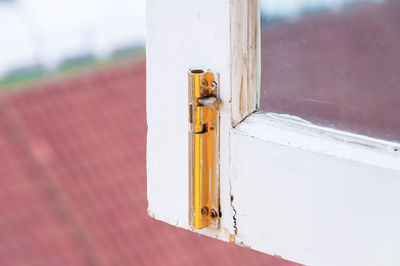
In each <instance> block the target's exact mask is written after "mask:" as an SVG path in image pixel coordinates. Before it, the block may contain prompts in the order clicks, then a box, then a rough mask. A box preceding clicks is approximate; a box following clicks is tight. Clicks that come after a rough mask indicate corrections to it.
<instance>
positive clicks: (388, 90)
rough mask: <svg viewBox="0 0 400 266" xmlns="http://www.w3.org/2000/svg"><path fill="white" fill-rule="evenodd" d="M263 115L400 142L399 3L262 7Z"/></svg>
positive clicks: (307, 1)
mask: <svg viewBox="0 0 400 266" xmlns="http://www.w3.org/2000/svg"><path fill="white" fill-rule="evenodd" d="M261 10H262V11H261V12H262V27H261V31H262V33H261V36H262V75H261V84H262V85H261V109H262V110H263V111H266V112H273V113H281V114H290V115H295V116H298V117H301V118H303V119H306V120H308V121H311V122H312V123H315V124H318V125H322V126H328V127H333V128H336V129H340V130H346V131H351V132H354V133H359V134H363V135H368V136H372V137H377V138H382V139H387V140H391V141H400V1H397V0H387V1H349V0H348V1H339V0H334V1H333V0H332V1H331V0H303V1H290V0H281V1H267V0H261Z"/></svg>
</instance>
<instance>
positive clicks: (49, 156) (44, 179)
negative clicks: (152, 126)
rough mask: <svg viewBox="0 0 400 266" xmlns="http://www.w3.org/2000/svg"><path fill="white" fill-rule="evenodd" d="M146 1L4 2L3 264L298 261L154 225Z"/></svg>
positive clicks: (0, 10)
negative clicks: (148, 129) (148, 153)
mask: <svg viewBox="0 0 400 266" xmlns="http://www.w3.org/2000/svg"><path fill="white" fill-rule="evenodd" d="M144 2H145V1H144V0H68V1H67V0H57V1H52V0H7V1H5V0H0V265H1V266H24V265H26V266H33V265H37V266H56V265H60V266H71V265H73V266H79V265H85V266H89V265H90V266H91V265H107V266H108V265H293V264H292V263H289V262H287V261H284V260H282V259H279V258H277V257H273V256H269V255H265V254H262V253H259V252H256V251H253V250H250V249H247V248H243V247H239V246H236V245H233V244H229V243H224V242H221V241H217V240H215V239H211V238H208V237H204V236H199V235H197V234H195V233H191V232H189V231H186V230H183V229H178V228H175V227H173V226H171V225H167V224H165V223H162V222H159V221H156V220H154V219H152V218H150V217H148V215H147V212H146V209H147V200H146V165H145V163H146V110H145V104H146V99H145V90H146V87H145V85H146V84H145V75H146V72H145V55H144V51H145V46H144V44H145V32H144V24H145V21H144Z"/></svg>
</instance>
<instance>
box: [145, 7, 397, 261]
mask: <svg viewBox="0 0 400 266" xmlns="http://www.w3.org/2000/svg"><path fill="white" fill-rule="evenodd" d="M241 2H242V3H246V5H248V4H249V3H250V4H251V3H253V2H254V1H250V0H248V1H241ZM237 3H239V2H237V1H236V2H235V1H233V0H220V1H213V0H203V1H197V0H185V1H183V0H171V1H165V0H148V1H147V25H146V28H147V33H146V34H147V121H148V139H147V174H148V179H147V180H148V183H147V185H148V202H149V206H148V211H149V214H150V215H151V216H153V217H155V218H156V219H159V220H162V221H165V222H168V223H170V224H173V225H176V226H179V227H182V228H186V229H189V223H188V202H189V201H188V180H189V179H188V120H187V118H188V109H187V86H188V85H187V83H188V81H187V70H188V69H189V68H192V67H201V68H211V69H212V70H214V71H216V72H218V73H219V74H220V88H221V99H222V102H223V105H222V110H221V131H220V135H221V147H220V149H221V151H220V156H221V159H220V170H221V173H220V174H221V176H220V190H221V210H222V219H221V229H220V230H216V231H212V230H201V231H200V233H202V234H206V235H209V236H214V237H217V238H219V239H222V240H228V239H229V237H230V235H232V234H236V235H235V241H236V243H238V244H241V245H245V246H249V247H251V248H254V249H257V250H260V251H262V252H265V253H269V254H278V255H281V256H283V257H284V258H287V259H290V260H294V261H298V262H300V263H306V264H309V265H351V266H353V265H400V253H399V252H397V251H398V250H400V229H399V228H400V226H398V225H399V224H400V214H399V213H400V193H399V189H400V159H399V156H400V155H399V153H400V151H396V150H399V146H400V145H398V144H397V143H391V142H386V141H382V140H377V139H373V138H368V137H365V136H360V135H356V134H351V133H346V132H341V131H337V130H333V129H328V128H323V127H318V126H315V125H312V124H310V123H308V122H306V121H304V120H301V119H298V118H295V117H290V116H285V115H274V114H252V115H250V116H249V117H247V118H246V119H245V120H244V121H242V122H241V123H239V124H238V125H237V126H236V127H235V128H232V125H233V124H234V125H236V124H235V122H238V121H240V120H238V117H240V116H237V114H246V115H247V114H248V112H242V111H243V110H252V109H251V108H253V107H254V102H253V101H247V100H246V99H247V98H246V99H243V100H244V102H249V104H248V105H247V107H246V106H245V109H243V106H242V105H241V104H237V103H238V102H240V99H239V101H238V100H237V99H236V100H235V103H233V102H232V99H233V98H234V97H236V96H235V95H241V94H240V90H242V88H241V87H240V86H237V85H235V84H237V82H232V80H234V79H232V75H233V72H234V70H235V71H237V70H238V69H239V68H238V65H236V64H239V63H235V62H239V61H240V60H236V59H237V58H236V57H233V56H232V54H234V48H233V47H234V46H232V40H234V39H235V38H233V37H234V36H237V35H235V34H233V33H232V32H234V31H235V27H232V25H234V23H236V22H237V21H236V20H235V18H232V16H231V15H232V12H233V11H234V10H232V8H233V7H235V8H240V6H239V5H237ZM244 8H245V7H244ZM237 14H240V12H238V13H237ZM234 17H240V16H234ZM243 23H244V22H243ZM240 28H241V29H244V28H245V27H240ZM247 30H248V31H256V30H257V27H250V28H248V29H247ZM253 33H254V32H253ZM255 54H256V53H254V55H253V56H256V55H255ZM250 59H251V60H254V58H248V59H245V60H250ZM253 62H254V61H253ZM242 63H243V62H242ZM243 65H245V66H248V65H249V64H248V62H245V64H243ZM245 72H246V71H245ZM247 73H250V72H247ZM253 74H254V73H253ZM249 75H250V74H249ZM253 76H254V75H253ZM255 76H257V75H255ZM247 78H249V77H247ZM253 81H254V80H253ZM253 81H252V80H250V82H253ZM252 88H254V89H253V91H248V90H247V91H246V95H256V94H257V92H256V90H257V86H252ZM240 108H242V109H240ZM233 114H236V115H235V116H234V115H233ZM231 196H232V197H233V203H232V204H231V202H230V199H231Z"/></svg>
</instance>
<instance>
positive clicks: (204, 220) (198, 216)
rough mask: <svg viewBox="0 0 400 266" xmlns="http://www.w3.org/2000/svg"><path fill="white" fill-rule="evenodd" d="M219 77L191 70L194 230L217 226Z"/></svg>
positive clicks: (192, 211)
mask: <svg viewBox="0 0 400 266" xmlns="http://www.w3.org/2000/svg"><path fill="white" fill-rule="evenodd" d="M217 80H218V78H217V75H216V74H214V73H212V72H207V71H204V70H201V69H191V70H189V123H190V132H189V155H190V156H189V157H190V158H189V171H190V172H189V176H190V206H189V207H190V208H189V209H190V213H189V218H190V223H191V226H192V228H193V229H201V228H205V227H214V228H218V226H219V217H220V213H221V212H220V207H219V163H218V160H219V111H218V110H219V106H220V103H221V101H220V99H219V98H218V93H219V91H218V81H217Z"/></svg>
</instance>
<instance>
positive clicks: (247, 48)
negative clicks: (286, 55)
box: [230, 0, 261, 126]
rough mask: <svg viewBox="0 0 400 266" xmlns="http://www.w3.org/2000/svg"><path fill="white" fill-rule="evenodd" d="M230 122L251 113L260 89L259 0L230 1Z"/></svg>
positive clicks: (241, 118)
mask: <svg viewBox="0 0 400 266" xmlns="http://www.w3.org/2000/svg"><path fill="white" fill-rule="evenodd" d="M230 8H231V25H230V27H231V91H232V125H233V126H236V125H237V124H238V123H240V121H242V120H243V119H244V118H246V117H247V116H248V115H249V114H251V113H252V112H254V111H255V110H256V109H257V107H258V105H259V91H260V73H261V71H260V66H261V63H260V60H261V38H260V2H259V1H258V0H232V1H231V7H230Z"/></svg>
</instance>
